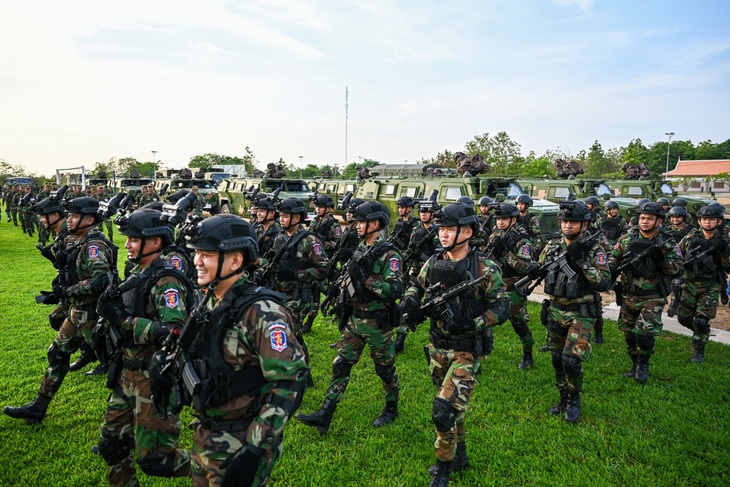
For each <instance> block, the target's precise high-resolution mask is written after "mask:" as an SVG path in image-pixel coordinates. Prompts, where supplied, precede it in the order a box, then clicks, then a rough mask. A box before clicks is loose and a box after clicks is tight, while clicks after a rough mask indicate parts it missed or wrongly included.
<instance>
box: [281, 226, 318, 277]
mask: <svg viewBox="0 0 730 487" xmlns="http://www.w3.org/2000/svg"><path fill="white" fill-rule="evenodd" d="M309 235H314V234H313V233H312V232H310V231H309V230H304V231H303V232H300V233H298V234H296V235H294V236H293V237H291V238H288V239H287V240H288V241H285V242H284V244H282V245H286V246H287V250H286V251H285V252H284V255H282V257H281V261H279V268H280V269H293V270H297V271H298V270H302V269H307V268H309V264H308V263H306V262H302V261H301V259H300V258H298V257H297V246H298V245H299V242H300V241H301V240H303V239H304V238H306V237H307V236H309Z"/></svg>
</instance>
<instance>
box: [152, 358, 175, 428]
mask: <svg viewBox="0 0 730 487" xmlns="http://www.w3.org/2000/svg"><path fill="white" fill-rule="evenodd" d="M166 365H167V352H165V351H164V350H157V351H156V352H153V353H152V356H151V357H150V364H149V366H148V367H147V371H148V372H149V375H150V390H151V392H152V397H151V399H152V405H153V406H154V407H155V409H156V410H157V412H158V413H159V414H160V416H162V419H166V418H167V408H168V406H169V405H170V394H171V393H172V386H173V380H172V376H171V374H169V373H167V374H163V373H162V369H164V368H165V366H166Z"/></svg>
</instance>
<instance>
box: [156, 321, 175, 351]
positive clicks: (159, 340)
mask: <svg viewBox="0 0 730 487" xmlns="http://www.w3.org/2000/svg"><path fill="white" fill-rule="evenodd" d="M180 328H181V327H180V325H176V324H175V325H173V324H167V323H160V322H159V321H156V322H154V324H153V325H152V341H153V342H154V344H155V346H156V347H157V348H162V345H164V343H165V340H167V337H169V336H170V334H173V335H178V334H179V333H180Z"/></svg>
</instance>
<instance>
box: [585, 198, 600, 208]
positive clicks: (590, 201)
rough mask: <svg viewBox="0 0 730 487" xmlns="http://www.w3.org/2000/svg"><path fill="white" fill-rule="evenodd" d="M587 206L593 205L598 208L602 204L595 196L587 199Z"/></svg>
mask: <svg viewBox="0 0 730 487" xmlns="http://www.w3.org/2000/svg"><path fill="white" fill-rule="evenodd" d="M586 204H587V205H593V206H596V207H598V206H600V205H601V202H600V201H598V198H597V197H595V196H589V197H588V198H586Z"/></svg>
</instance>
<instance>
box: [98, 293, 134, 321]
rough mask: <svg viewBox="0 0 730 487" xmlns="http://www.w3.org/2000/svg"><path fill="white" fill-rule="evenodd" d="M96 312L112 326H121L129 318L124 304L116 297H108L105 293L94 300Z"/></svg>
mask: <svg viewBox="0 0 730 487" xmlns="http://www.w3.org/2000/svg"><path fill="white" fill-rule="evenodd" d="M96 314H98V315H99V316H101V317H102V318H104V319H105V320H107V322H109V324H110V325H112V326H121V325H122V323H123V322H124V321H125V320H126V319H127V318H129V313H128V312H127V309H126V308H125V307H124V304H123V303H121V302H120V301H119V300H117V299H113V298H109V297H108V295H107V294H106V293H104V294H102V295H101V296H100V297H99V300H98V301H97V302H96Z"/></svg>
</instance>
